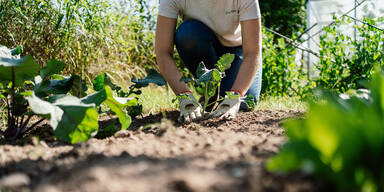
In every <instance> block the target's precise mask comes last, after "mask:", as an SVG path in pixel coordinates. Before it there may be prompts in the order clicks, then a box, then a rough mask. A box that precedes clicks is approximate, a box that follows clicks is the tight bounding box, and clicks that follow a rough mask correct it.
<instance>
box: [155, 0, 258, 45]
mask: <svg viewBox="0 0 384 192" xmlns="http://www.w3.org/2000/svg"><path fill="white" fill-rule="evenodd" d="M159 15H161V16H164V17H168V18H174V19H177V17H178V16H180V17H181V18H182V19H183V20H188V19H197V20H199V21H201V22H203V23H204V24H205V25H207V26H208V27H209V28H210V29H211V30H212V31H213V32H214V33H215V34H216V36H217V38H218V39H219V40H220V42H221V43H222V44H223V45H224V46H228V47H235V46H239V45H242V40H241V26H240V21H245V20H250V19H257V18H260V17H261V14H260V8H259V2H258V0H160V7H159Z"/></svg>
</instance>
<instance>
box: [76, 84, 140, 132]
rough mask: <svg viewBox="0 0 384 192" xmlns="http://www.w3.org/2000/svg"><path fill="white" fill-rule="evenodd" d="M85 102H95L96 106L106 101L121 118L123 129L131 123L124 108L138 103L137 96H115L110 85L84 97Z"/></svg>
mask: <svg viewBox="0 0 384 192" xmlns="http://www.w3.org/2000/svg"><path fill="white" fill-rule="evenodd" d="M81 101H82V102H83V103H88V104H90V103H93V104H95V105H96V106H99V105H101V104H102V103H105V104H106V105H107V106H108V107H109V108H110V109H111V111H113V112H114V113H115V114H116V115H117V116H118V118H119V121H120V123H121V129H122V130H125V129H127V128H128V127H129V125H130V124H131V117H130V116H129V115H127V113H126V112H125V110H124V108H125V107H127V106H135V105H137V100H136V99H135V98H123V97H115V96H113V93H112V89H111V88H110V87H108V86H105V88H104V89H102V90H100V91H98V92H96V93H94V94H92V95H89V96H87V97H84V98H82V99H81Z"/></svg>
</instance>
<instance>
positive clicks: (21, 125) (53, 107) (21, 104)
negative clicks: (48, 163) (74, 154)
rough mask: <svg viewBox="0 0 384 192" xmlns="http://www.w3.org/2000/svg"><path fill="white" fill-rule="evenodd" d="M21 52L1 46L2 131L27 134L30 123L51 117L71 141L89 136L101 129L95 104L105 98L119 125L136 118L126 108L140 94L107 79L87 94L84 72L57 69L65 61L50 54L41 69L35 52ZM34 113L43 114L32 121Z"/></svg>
mask: <svg viewBox="0 0 384 192" xmlns="http://www.w3.org/2000/svg"><path fill="white" fill-rule="evenodd" d="M21 53H22V48H21V47H18V48H16V49H14V50H10V49H8V48H5V47H0V97H1V99H2V101H3V102H5V103H6V110H7V122H8V123H7V126H6V128H5V131H4V132H1V133H2V135H3V136H4V137H5V138H17V137H22V136H23V134H24V133H25V132H26V131H27V130H28V129H30V128H33V127H35V126H36V125H38V124H39V123H40V122H41V121H43V120H44V119H48V120H49V122H50V125H51V127H52V128H53V130H54V134H55V136H56V137H57V138H58V139H60V140H62V141H65V142H70V143H77V142H81V141H86V140H88V139H89V138H91V137H93V136H95V135H96V133H97V131H98V126H99V125H98V113H97V111H96V107H97V106H100V105H101V104H105V105H106V106H107V107H108V108H109V109H110V111H111V112H113V113H114V114H116V115H117V116H118V118H119V122H120V124H121V127H120V128H119V129H127V128H128V127H129V125H130V124H131V118H130V116H129V115H128V114H127V112H126V110H125V108H126V107H128V106H136V105H137V99H135V98H126V97H118V96H116V95H114V93H113V91H112V89H111V88H110V87H109V86H108V85H107V84H102V86H100V87H99V88H98V91H97V92H96V93H94V94H91V95H88V96H84V95H85V90H86V86H85V85H84V84H83V83H82V82H84V81H81V80H80V77H79V76H76V75H69V76H63V75H58V74H57V73H59V72H61V71H62V70H64V68H65V67H66V65H65V64H64V63H62V62H60V61H57V60H50V61H48V62H47V63H46V65H45V66H44V67H43V68H42V69H41V70H39V68H40V66H39V65H38V64H37V63H36V62H35V61H34V59H33V58H32V57H31V56H25V57H22V58H20V54H21ZM69 93H72V94H73V95H76V96H79V95H80V96H84V97H82V98H79V97H75V96H72V95H70V94H69ZM34 116H39V117H41V119H40V120H37V121H36V122H34V123H33V124H32V125H30V121H31V119H32V117H34Z"/></svg>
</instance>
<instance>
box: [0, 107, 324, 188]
mask: <svg viewBox="0 0 384 192" xmlns="http://www.w3.org/2000/svg"><path fill="white" fill-rule="evenodd" d="M177 115H178V112H167V113H162V114H158V115H150V116H146V117H142V118H139V119H136V120H134V121H133V123H132V125H131V127H130V128H129V130H128V131H120V132H117V133H116V134H115V135H114V136H112V137H109V138H106V139H91V140H89V141H88V142H86V143H82V144H77V145H67V144H64V143H61V142H58V141H56V140H55V139H54V138H53V137H52V136H51V135H50V134H49V131H42V130H44V127H42V128H41V129H42V130H40V131H39V132H37V133H31V136H30V138H29V139H24V140H23V141H12V142H5V143H4V142H3V144H2V145H0V191H37V192H60V191H63V192H68V191H86V192H88V191H89V192H98V191H100V192H107V191H111V192H120V191H121V192H123V191H124V192H125V191H135V192H141V191H143V192H146V191H148V192H152V191H159V192H162V191H186V192H189V191H314V190H315V188H316V185H315V183H314V181H313V179H312V178H310V177H308V176H305V175H303V174H301V173H295V174H291V175H277V174H271V173H268V172H267V171H266V170H265V168H264V165H265V163H266V160H267V159H268V158H269V157H271V156H273V155H274V154H276V153H277V152H278V150H279V147H280V146H281V145H282V144H283V143H284V141H285V137H284V129H283V128H282V127H281V122H282V121H283V120H285V119H287V118H290V117H294V118H297V117H301V116H302V113H300V112H297V111H269V110H257V111H253V112H246V113H240V114H239V115H238V117H237V118H236V119H235V120H233V121H224V120H219V119H210V120H206V121H202V122H199V123H191V124H178V123H175V121H176V119H177ZM45 129H46V130H49V129H47V126H46V127H45ZM34 134H38V135H39V136H40V138H41V140H39V139H37V138H36V137H33V135H34Z"/></svg>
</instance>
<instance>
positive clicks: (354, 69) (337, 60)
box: [315, 18, 384, 92]
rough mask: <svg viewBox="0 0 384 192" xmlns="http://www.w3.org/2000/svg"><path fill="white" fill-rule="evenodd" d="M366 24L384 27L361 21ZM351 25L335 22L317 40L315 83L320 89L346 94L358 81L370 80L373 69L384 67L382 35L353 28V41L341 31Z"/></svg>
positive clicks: (375, 22) (364, 26)
mask: <svg viewBox="0 0 384 192" xmlns="http://www.w3.org/2000/svg"><path fill="white" fill-rule="evenodd" d="M364 21H365V22H366V23H367V24H371V25H376V24H378V23H383V18H378V19H377V20H374V19H371V18H364ZM348 23H351V21H350V20H347V19H346V18H342V19H336V18H335V24H334V25H331V26H329V27H326V28H324V30H325V32H326V33H325V34H324V35H322V36H321V37H320V57H321V58H320V62H319V63H318V64H317V65H316V68H317V70H318V71H319V75H318V78H317V79H316V80H315V83H316V85H317V86H319V87H323V88H326V89H333V90H336V91H338V92H346V91H347V90H349V89H355V88H358V87H359V86H361V85H359V84H358V82H359V81H360V80H365V79H370V78H371V76H372V73H373V69H374V67H375V66H377V67H380V66H383V65H384V55H383V54H382V53H383V51H384V44H383V39H384V32H383V31H382V30H378V29H376V28H374V27H371V26H369V25H367V24H362V25H356V26H355V28H356V29H357V31H358V38H357V39H356V40H354V39H352V37H350V36H347V35H345V34H344V33H343V32H342V31H341V27H345V26H346V24H348Z"/></svg>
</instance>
